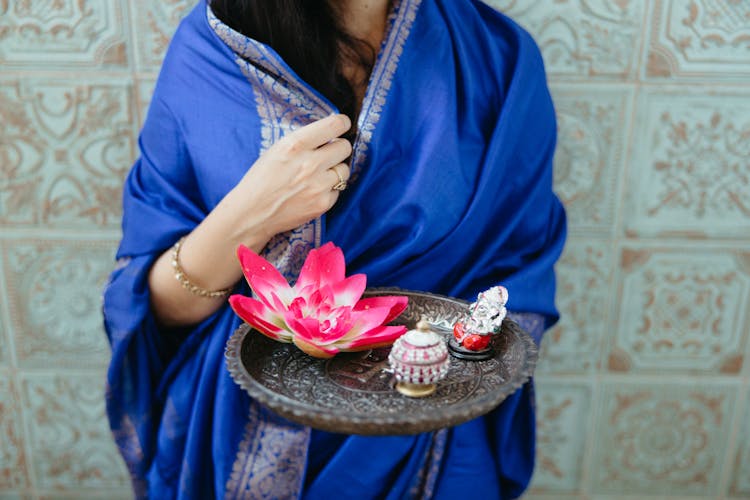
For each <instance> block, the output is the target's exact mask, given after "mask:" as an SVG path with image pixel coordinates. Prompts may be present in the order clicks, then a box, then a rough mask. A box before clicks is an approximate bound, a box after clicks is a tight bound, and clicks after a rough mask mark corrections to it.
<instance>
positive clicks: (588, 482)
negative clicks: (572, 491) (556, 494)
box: [577, 372, 601, 498]
mask: <svg viewBox="0 0 750 500" xmlns="http://www.w3.org/2000/svg"><path fill="white" fill-rule="evenodd" d="M587 379H588V383H589V388H590V390H591V401H590V402H589V415H588V425H587V426H586V427H585V429H587V430H590V432H587V431H586V430H584V432H586V438H585V442H584V445H583V446H584V449H583V457H582V459H581V476H580V478H579V481H580V483H579V485H578V492H577V493H578V495H579V496H583V497H584V498H585V497H587V496H588V495H590V494H591V489H592V473H591V470H592V467H591V464H592V463H593V462H594V455H595V452H596V445H595V443H596V441H597V440H596V435H597V433H596V430H597V429H598V427H599V426H598V421H599V400H600V397H601V396H600V393H601V385H600V383H599V381H598V377H597V375H596V372H593V373H589V374H588V377H587Z"/></svg>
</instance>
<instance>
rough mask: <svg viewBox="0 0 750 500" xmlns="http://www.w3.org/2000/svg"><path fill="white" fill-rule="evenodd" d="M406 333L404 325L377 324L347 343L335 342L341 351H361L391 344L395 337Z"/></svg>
mask: <svg viewBox="0 0 750 500" xmlns="http://www.w3.org/2000/svg"><path fill="white" fill-rule="evenodd" d="M404 333H406V327H405V326H378V327H376V328H373V329H372V330H369V331H367V332H365V333H363V334H362V335H359V336H358V337H357V338H355V339H354V340H352V341H350V342H347V343H337V344H336V347H338V348H339V349H340V350H341V351H362V350H364V349H371V348H374V347H383V346H387V345H391V344H392V343H393V342H394V341H395V340H396V339H397V338H399V337H400V336H401V335H403V334H404Z"/></svg>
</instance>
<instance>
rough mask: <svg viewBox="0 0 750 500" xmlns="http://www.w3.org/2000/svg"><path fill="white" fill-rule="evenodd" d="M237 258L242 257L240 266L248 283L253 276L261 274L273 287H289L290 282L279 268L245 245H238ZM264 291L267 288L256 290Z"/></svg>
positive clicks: (259, 292)
mask: <svg viewBox="0 0 750 500" xmlns="http://www.w3.org/2000/svg"><path fill="white" fill-rule="evenodd" d="M237 258H239V259H240V266H241V267H242V272H243V274H244V275H245V278H247V282H248V283H250V279H251V278H252V277H253V276H259V277H261V278H263V280H264V281H265V282H266V283H268V284H269V285H270V286H271V287H273V288H282V289H283V288H289V283H287V281H286V279H285V278H284V276H282V275H281V273H280V272H279V271H278V269H276V268H275V267H274V266H273V265H272V264H271V263H270V262H268V261H267V260H266V259H264V258H263V257H261V256H260V255H258V254H257V253H255V252H253V251H252V250H250V249H249V248H247V247H246V246H245V245H240V246H239V247H237ZM250 286H252V283H250ZM264 292H265V290H255V293H257V294H262V293H264Z"/></svg>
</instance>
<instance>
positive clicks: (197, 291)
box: [172, 236, 232, 299]
mask: <svg viewBox="0 0 750 500" xmlns="http://www.w3.org/2000/svg"><path fill="white" fill-rule="evenodd" d="M184 241H185V237H184V236H183V237H182V238H180V239H179V240H177V243H175V244H174V246H173V247H172V269H174V278H175V279H176V280H177V281H179V282H180V285H182V288H184V289H185V290H187V291H188V292H190V293H192V294H193V295H197V296H199V297H206V298H210V299H215V298H220V297H226V296H227V295H229V292H231V291H232V288H231V287H230V288H225V289H223V290H206V289H205V288H201V287H199V286H198V285H196V284H195V283H193V282H192V281H190V278H188V277H187V274H185V271H184V269H182V266H180V248H182V243H183V242H184Z"/></svg>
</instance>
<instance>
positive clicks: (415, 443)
mask: <svg viewBox="0 0 750 500" xmlns="http://www.w3.org/2000/svg"><path fill="white" fill-rule="evenodd" d="M334 111H335V108H334V107H333V106H332V105H331V103H330V102H328V101H327V100H326V99H325V98H324V97H322V96H321V95H320V94H319V93H317V92H316V91H315V90H314V89H312V88H311V87H310V86H309V85H307V84H306V83H305V82H302V81H301V80H300V79H299V77H297V75H296V74H295V73H294V72H293V71H292V70H291V69H290V68H289V67H288V66H287V65H286V64H285V63H284V62H283V61H282V60H281V59H280V58H279V57H278V55H277V54H276V53H275V52H274V51H273V50H272V49H271V48H270V47H267V46H264V45H262V44H259V43H257V42H255V41H254V40H251V39H249V38H246V37H244V36H242V35H241V34H239V33H236V32H234V31H233V30H231V29H230V28H229V27H227V26H226V25H224V24H222V23H221V22H220V21H218V20H217V19H216V18H215V17H214V16H213V15H212V13H211V11H210V8H208V6H207V5H206V3H205V2H204V1H201V2H200V3H199V5H198V6H197V7H196V8H195V9H194V10H193V11H192V12H191V14H190V15H189V16H188V17H187V18H186V19H185V20H184V21H183V22H182V23H181V25H180V27H179V29H178V30H177V32H176V34H175V36H174V38H173V40H172V43H171V45H170V49H169V51H168V54H167V57H166V59H165V61H164V64H163V68H162V71H161V74H160V76H159V81H158V83H157V86H156V90H155V92H154V96H153V100H152V103H151V106H150V108H149V112H148V117H147V119H146V122H145V124H144V126H143V130H142V133H141V136H140V141H139V145H140V150H141V155H140V158H139V159H138V160H137V162H136V163H135V165H134V166H133V169H132V170H131V172H130V174H129V176H128V179H127V181H126V185H125V190H124V202H123V203H124V217H123V239H122V242H121V245H120V248H119V251H118V264H117V267H116V269H115V271H114V272H113V273H112V276H111V279H110V281H109V283H108V285H107V288H106V290H105V296H104V315H105V326H106V329H107V333H108V336H109V340H110V342H111V344H112V350H113V354H112V361H111V364H110V368H109V373H108V378H107V395H106V399H107V412H108V416H109V419H110V423H111V427H112V430H113V433H114V436H115V439H116V441H117V444H118V446H119V447H120V450H121V452H122V454H123V457H124V458H125V461H126V463H127V465H128V467H129V469H130V472H131V475H132V477H133V485H134V489H135V492H136V495H137V496H138V497H151V498H159V499H161V498H212V497H224V498H298V497H303V498H321V499H322V498H342V497H354V498H393V499H396V498H454V497H457V496H464V497H470V498H512V497H516V496H519V495H520V494H521V492H522V491H523V490H524V488H525V487H526V485H527V484H528V481H529V479H530V477H531V473H532V469H533V456H534V445H535V443H534V426H535V422H534V411H533V393H532V386H531V384H527V385H526V386H524V387H523V388H522V389H519V391H517V392H516V393H515V394H514V395H512V396H511V397H510V398H508V399H507V400H506V401H505V402H504V403H503V404H502V405H501V406H500V407H499V408H498V409H497V410H495V411H493V412H491V413H490V414H488V415H486V416H485V417H482V418H479V419H476V420H473V421H471V422H468V423H466V424H463V425H461V426H458V427H455V428H451V429H445V430H442V431H439V432H436V433H428V434H421V435H417V436H394V437H364V436H347V435H336V434H329V433H324V432H319V431H314V430H311V429H309V428H305V427H301V426H298V425H296V424H293V423H291V422H288V421H285V420H283V419H281V418H279V417H278V416H276V415H274V414H273V413H271V412H269V411H267V410H266V409H264V408H263V407H261V406H260V405H258V404H257V403H256V402H254V401H252V400H251V399H250V398H249V397H248V396H247V395H246V394H245V393H244V392H243V391H242V390H241V389H240V388H239V387H238V386H237V385H235V384H234V382H233V381H232V380H231V378H230V376H229V374H228V372H227V370H226V368H225V366H224V359H223V353H224V346H225V343H226V340H227V339H228V337H229V336H230V335H231V333H232V332H233V331H234V329H235V328H236V327H237V326H238V325H239V319H238V318H237V317H235V315H234V314H233V313H232V311H231V310H230V309H229V307H226V306H225V307H222V308H221V309H220V310H219V311H217V312H216V313H215V314H213V315H212V316H211V317H209V318H207V319H206V320H204V321H203V322H201V323H200V324H198V325H195V326H193V327H190V328H185V329H179V330H166V329H163V328H160V327H159V326H158V325H157V324H156V323H155V321H154V318H153V316H152V314H151V312H150V308H149V291H148V286H147V274H148V269H149V268H150V266H151V265H152V263H153V261H154V260H155V259H156V257H157V256H158V255H160V254H161V253H162V252H164V251H165V250H166V249H168V248H169V247H170V246H171V245H172V244H173V243H174V242H175V241H176V240H177V239H178V238H179V237H180V236H182V235H184V234H186V233H188V232H189V231H190V230H191V229H192V228H193V227H195V226H196V225H197V224H198V223H200V221H201V220H202V219H203V218H204V217H205V216H206V215H207V214H208V213H209V212H210V210H211V209H212V208H213V207H214V206H215V205H216V204H217V203H218V202H219V201H220V200H221V198H222V197H223V196H224V195H225V194H226V193H227V192H228V191H229V190H230V189H231V188H232V187H233V186H234V185H235V184H236V183H237V182H238V181H239V179H240V178H241V177H242V175H243V174H244V172H245V170H246V169H247V168H248V167H249V166H251V165H252V163H253V161H254V160H255V159H256V158H257V157H258V156H259V155H260V154H261V153H262V152H263V151H264V150H265V149H266V148H268V147H269V146H270V145H271V144H273V142H274V141H276V140H277V139H278V138H280V137H282V136H283V135H284V134H286V133H288V132H289V131H290V130H293V129H295V128H297V127H299V126H302V125H304V124H306V123H309V122H311V121H313V120H315V119H318V118H322V117H324V116H326V115H328V114H330V113H332V112H334ZM358 131H359V133H358V137H357V140H356V142H355V151H354V155H353V158H352V170H353V177H352V182H351V185H350V187H349V189H347V190H346V191H345V192H344V193H343V195H342V196H341V197H340V199H339V201H338V203H337V204H336V206H335V207H334V208H333V209H332V210H331V211H330V212H329V213H328V214H326V216H325V217H323V218H321V219H320V220H316V221H312V222H310V223H309V224H306V225H304V226H302V227H301V228H298V229H296V230H294V231H290V232H289V233H286V234H282V235H278V236H277V237H275V238H274V239H273V240H272V241H271V242H270V243H269V245H268V246H267V248H266V249H265V251H264V253H265V256H266V258H268V259H269V260H271V261H273V262H274V263H275V264H276V265H277V266H278V267H280V268H281V269H283V270H284V271H285V274H286V275H287V276H288V277H289V278H290V279H294V278H295V276H296V274H297V272H298V270H299V267H300V265H301V262H302V260H303V259H304V257H305V255H306V254H307V252H308V251H309V249H310V248H313V247H314V246H316V245H319V244H321V242H323V241H333V242H334V243H336V244H337V245H338V246H340V247H342V249H343V250H344V253H345V255H346V258H347V271H348V272H349V273H359V272H363V273H366V274H367V276H368V284H369V285H370V286H397V287H401V288H405V289H414V290H425V291H430V292H434V293H441V294H445V295H451V296H456V297H462V298H465V299H472V298H474V296H475V295H476V293H477V292H478V291H481V290H483V289H486V288H489V287H490V286H492V285H495V284H503V285H505V286H506V287H507V288H508V290H509V291H510V296H511V301H510V303H509V307H510V308H511V309H512V310H514V311H522V312H523V313H516V316H515V317H516V319H517V320H519V321H520V322H521V323H522V324H523V325H524V326H525V327H526V328H527V330H529V331H531V332H532V334H533V335H534V336H535V339H536V340H537V341H539V339H540V338H541V334H542V331H543V330H544V328H546V327H548V326H550V325H551V324H552V323H553V322H554V321H555V320H556V319H557V312H556V310H555V307H554V274H553V264H554V262H555V261H556V259H557V258H558V257H559V254H560V252H561V249H562V245H563V241H564V238H565V217H564V212H563V209H562V206H561V205H560V203H559V201H558V200H557V198H556V197H555V196H554V194H553V193H552V171H551V163H552V155H553V151H554V146H555V120H554V112H553V108H552V103H551V100H550V97H549V93H548V90H547V86H546V82H545V75H544V70H543V65H542V61H541V57H540V55H539V51H538V49H537V47H536V46H535V44H534V43H533V41H532V39H531V38H530V37H529V36H528V34H526V33H525V32H524V31H523V30H522V29H520V28H519V27H518V26H517V25H516V24H515V23H513V22H512V21H510V20H509V19H507V18H506V17H504V16H502V15H500V14H498V13H497V12H495V11H493V10H492V9H491V8H489V7H487V6H486V5H484V4H482V3H481V2H478V1H475V0H422V1H420V0H401V1H396V2H394V6H393V8H392V12H391V14H390V17H389V22H388V29H387V32H386V36H385V39H384V42H383V45H382V46H381V49H380V52H379V55H378V59H377V61H376V64H375V68H374V70H373V73H372V75H371V78H370V82H369V86H368V89H367V93H366V96H365V100H364V102H363V107H362V112H361V114H360V117H359V120H358ZM245 286H246V285H244V284H243V283H240V284H238V285H237V287H238V290H239V291H241V292H243V293H248V290H247V289H246V288H245Z"/></svg>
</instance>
